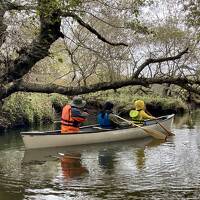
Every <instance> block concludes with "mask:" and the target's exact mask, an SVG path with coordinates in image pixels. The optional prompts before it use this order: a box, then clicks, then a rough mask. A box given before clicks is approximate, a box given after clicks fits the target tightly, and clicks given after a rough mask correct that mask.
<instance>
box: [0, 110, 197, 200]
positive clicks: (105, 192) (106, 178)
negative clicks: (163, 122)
mask: <svg viewBox="0 0 200 200" xmlns="http://www.w3.org/2000/svg"><path fill="white" fill-rule="evenodd" d="M42 128H44V127H42ZM42 128H40V129H42ZM45 128H46V129H48V128H49V127H45ZM199 130H200V112H195V113H192V115H184V116H181V117H178V116H176V118H175V122H174V125H173V132H174V133H175V136H173V137H171V138H169V139H168V140H167V141H166V142H160V141H157V140H154V139H152V138H146V139H143V140H137V141H128V142H117V143H109V144H98V145H97V144H95V145H85V146H79V147H70V148H69V147H68V148H51V149H43V150H41V149H40V150H29V151H25V149H24V145H23V141H22V139H21V136H20V134H19V132H20V130H12V131H9V132H6V133H1V134H0V200H25V199H26V200H65V199H67V200H104V199H109V200H110V199H120V200H121V199H137V200H139V199H141V200H147V199H148V200H150V199H181V200H182V199H200V131H199ZM59 152H60V153H67V155H68V156H67V157H65V158H63V159H62V160H61V159H60V156H59V154H58V153H59Z"/></svg>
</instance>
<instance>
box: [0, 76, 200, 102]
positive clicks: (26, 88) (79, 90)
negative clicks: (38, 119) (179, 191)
mask: <svg viewBox="0 0 200 200" xmlns="http://www.w3.org/2000/svg"><path fill="white" fill-rule="evenodd" d="M164 83H169V84H174V85H177V86H180V87H182V88H184V89H186V90H189V91H192V92H193V93H196V94H199V95H200V88H199V87H196V88H195V87H194V85H196V86H198V85H200V80H192V79H187V78H179V77H175V78H173V77H167V78H156V79H155V78H142V79H141V78H136V79H129V80H124V81H116V82H112V83H110V82H104V83H98V84H93V85H90V86H82V87H64V86H59V85H55V84H48V85H42V84H36V83H27V82H22V81H18V82H16V83H15V84H10V86H9V87H7V88H6V90H5V89H4V90H1V91H0V99H2V98H5V97H7V96H9V95H10V93H13V92H19V91H23V92H38V93H59V94H63V95H69V96H70V95H79V94H87V93H91V92H97V91H102V90H103V91H105V90H110V89H118V88H122V87H125V86H130V85H132V86H136V85H141V86H144V87H148V86H149V85H152V84H164Z"/></svg>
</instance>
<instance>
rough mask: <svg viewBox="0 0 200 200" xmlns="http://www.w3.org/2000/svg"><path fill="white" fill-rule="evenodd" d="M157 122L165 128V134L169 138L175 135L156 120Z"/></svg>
mask: <svg viewBox="0 0 200 200" xmlns="http://www.w3.org/2000/svg"><path fill="white" fill-rule="evenodd" d="M156 122H157V123H158V124H159V125H160V127H162V128H163V130H165V132H166V133H167V134H168V136H173V135H175V134H174V133H172V132H171V131H169V130H168V129H167V128H165V127H164V126H163V125H162V124H161V123H160V122H159V121H158V120H156Z"/></svg>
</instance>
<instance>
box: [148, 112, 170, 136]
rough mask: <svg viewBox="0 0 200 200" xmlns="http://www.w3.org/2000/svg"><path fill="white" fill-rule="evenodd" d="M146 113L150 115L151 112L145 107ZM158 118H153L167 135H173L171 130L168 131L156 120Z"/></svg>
mask: <svg viewBox="0 0 200 200" xmlns="http://www.w3.org/2000/svg"><path fill="white" fill-rule="evenodd" d="M146 113H147V114H148V115H150V116H152V115H151V113H150V112H149V111H148V110H147V109H146ZM160 118H162V117H160ZM158 119H159V118H155V120H156V122H157V123H158V124H159V125H160V127H161V128H162V129H163V130H164V131H165V132H166V133H167V135H168V136H172V135H174V133H172V132H171V131H169V130H168V129H167V128H165V127H164V126H163V125H162V124H161V123H160V122H159V121H158Z"/></svg>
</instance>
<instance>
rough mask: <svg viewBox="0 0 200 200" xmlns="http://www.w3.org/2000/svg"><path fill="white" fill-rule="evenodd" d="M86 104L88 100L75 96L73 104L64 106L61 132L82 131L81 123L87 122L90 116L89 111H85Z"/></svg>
mask: <svg viewBox="0 0 200 200" xmlns="http://www.w3.org/2000/svg"><path fill="white" fill-rule="evenodd" d="M85 105H86V101H84V100H83V99H82V98H81V97H79V96H75V97H74V98H73V101H72V102H71V104H67V105H65V106H64V107H63V110H62V117H61V133H67V132H70V133H71V132H78V131H80V129H79V127H80V124H81V123H82V122H85V121H86V119H87V116H88V113H87V112H84V111H83V108H84V107H85Z"/></svg>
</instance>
